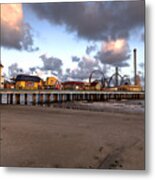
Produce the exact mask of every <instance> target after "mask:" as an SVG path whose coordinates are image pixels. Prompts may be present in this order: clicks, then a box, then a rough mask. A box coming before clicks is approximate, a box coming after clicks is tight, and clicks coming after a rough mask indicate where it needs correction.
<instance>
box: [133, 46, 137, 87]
mask: <svg viewBox="0 0 155 180" xmlns="http://www.w3.org/2000/svg"><path fill="white" fill-rule="evenodd" d="M133 54H134V84H135V85H137V80H136V79H137V49H134V50H133Z"/></svg>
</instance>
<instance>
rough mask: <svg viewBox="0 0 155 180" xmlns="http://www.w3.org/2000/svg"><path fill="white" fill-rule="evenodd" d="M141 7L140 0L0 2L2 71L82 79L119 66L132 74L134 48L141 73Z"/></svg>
mask: <svg viewBox="0 0 155 180" xmlns="http://www.w3.org/2000/svg"><path fill="white" fill-rule="evenodd" d="M8 12H9V13H8ZM144 13H145V12H144V1H143V0H138V1H100V2H73V3H71V2H70V3H31V4H28V3H27V4H1V16H0V18H1V61H2V63H3V65H4V72H5V74H6V76H8V77H11V76H15V75H16V74H21V73H29V74H37V75H39V76H41V77H44V78H45V77H46V76H49V75H50V74H54V75H56V76H58V77H59V78H60V79H61V80H69V79H74V80H85V79H88V77H89V74H90V73H91V72H92V71H93V70H94V69H99V70H101V71H103V72H104V73H105V74H106V75H107V76H110V75H112V74H113V72H114V71H115V66H118V67H119V72H120V74H121V75H124V74H127V75H129V76H130V77H131V78H132V77H133V53H132V51H133V49H134V48H136V49H137V59H138V62H137V64H138V73H139V75H140V76H144V61H145V60H144V15H145V14H144Z"/></svg>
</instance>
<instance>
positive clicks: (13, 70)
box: [8, 63, 24, 77]
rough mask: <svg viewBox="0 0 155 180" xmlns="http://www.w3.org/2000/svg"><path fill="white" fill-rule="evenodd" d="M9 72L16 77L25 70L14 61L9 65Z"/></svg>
mask: <svg viewBox="0 0 155 180" xmlns="http://www.w3.org/2000/svg"><path fill="white" fill-rule="evenodd" d="M8 72H9V76H10V77H16V76H17V75H18V74H22V73H24V70H23V69H22V68H19V67H18V64H17V63H14V64H12V65H10V66H9V67H8Z"/></svg>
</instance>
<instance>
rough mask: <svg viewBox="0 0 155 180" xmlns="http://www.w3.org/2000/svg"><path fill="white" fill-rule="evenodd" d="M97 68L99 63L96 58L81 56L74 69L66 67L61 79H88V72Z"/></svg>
mask: <svg viewBox="0 0 155 180" xmlns="http://www.w3.org/2000/svg"><path fill="white" fill-rule="evenodd" d="M95 69H99V64H98V61H97V60H96V59H93V58H91V57H86V56H85V57H83V58H81V60H80V61H79V63H78V67H77V68H76V69H73V70H71V69H67V70H66V74H65V75H64V79H63V80H69V79H74V80H84V79H88V78H89V75H90V73H91V72H92V71H93V70H95Z"/></svg>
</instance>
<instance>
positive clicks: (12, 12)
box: [0, 4, 38, 52]
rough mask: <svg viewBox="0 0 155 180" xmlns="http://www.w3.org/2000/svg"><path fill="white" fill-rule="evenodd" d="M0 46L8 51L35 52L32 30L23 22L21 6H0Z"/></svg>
mask: <svg viewBox="0 0 155 180" xmlns="http://www.w3.org/2000/svg"><path fill="white" fill-rule="evenodd" d="M0 20H1V23H0V25H1V31H0V32H1V34H0V35H1V42H0V43H1V46H2V47H5V48H8V49H12V48H13V49H17V50H27V51H29V52H30V51H36V50H38V48H34V47H33V44H34V42H33V35H32V29H31V27H30V25H29V24H27V23H25V22H24V20H23V11H22V5H21V4H2V5H1V15H0Z"/></svg>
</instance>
